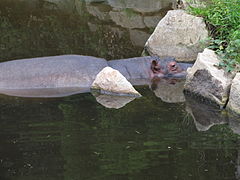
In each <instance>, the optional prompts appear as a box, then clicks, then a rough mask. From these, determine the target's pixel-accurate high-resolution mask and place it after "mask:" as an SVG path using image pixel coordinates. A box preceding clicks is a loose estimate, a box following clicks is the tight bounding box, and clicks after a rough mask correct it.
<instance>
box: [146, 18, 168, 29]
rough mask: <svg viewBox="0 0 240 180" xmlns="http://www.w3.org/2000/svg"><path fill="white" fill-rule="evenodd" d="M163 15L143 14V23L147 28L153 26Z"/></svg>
mask: <svg viewBox="0 0 240 180" xmlns="http://www.w3.org/2000/svg"><path fill="white" fill-rule="evenodd" d="M162 18H163V16H160V15H158V16H145V17H144V23H145V25H146V26H147V27H148V28H155V27H156V26H157V24H158V23H159V21H160V20H161V19H162Z"/></svg>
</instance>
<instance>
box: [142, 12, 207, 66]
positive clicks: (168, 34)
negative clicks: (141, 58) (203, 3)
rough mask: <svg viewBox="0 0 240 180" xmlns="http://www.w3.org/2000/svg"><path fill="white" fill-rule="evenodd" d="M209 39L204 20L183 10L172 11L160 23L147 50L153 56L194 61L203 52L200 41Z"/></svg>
mask: <svg viewBox="0 0 240 180" xmlns="http://www.w3.org/2000/svg"><path fill="white" fill-rule="evenodd" d="M207 37H208V31H207V28H206V25H205V23H204V21H203V19H202V18H200V17H195V16H192V15H189V14H187V13H186V12H185V11H183V10H172V11H168V13H167V15H166V16H165V17H164V18H163V19H162V20H161V21H160V22H159V23H158V25H157V27H156V29H155V30H154V32H153V34H152V35H151V36H150V38H149V39H148V41H147V43H146V45H145V48H146V50H147V51H148V52H149V53H150V54H151V55H158V56H160V57H166V56H172V57H175V58H176V59H177V60H178V61H193V60H195V59H196V57H197V54H198V52H201V51H202V50H203V49H202V48H200V41H201V40H204V39H206V38H207Z"/></svg>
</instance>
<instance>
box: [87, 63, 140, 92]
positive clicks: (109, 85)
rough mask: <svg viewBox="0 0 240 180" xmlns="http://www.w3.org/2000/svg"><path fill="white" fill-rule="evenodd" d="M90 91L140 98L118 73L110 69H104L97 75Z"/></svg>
mask: <svg viewBox="0 0 240 180" xmlns="http://www.w3.org/2000/svg"><path fill="white" fill-rule="evenodd" d="M91 89H93V90H100V92H101V93H103V94H112V95H120V96H121V95H123V96H133V97H140V96H141V94H139V93H138V92H137V91H136V90H135V89H134V88H133V86H132V85H131V83H130V82H128V81H127V79H126V78H125V77H124V76H123V75H122V74H121V73H120V72H119V71H117V70H115V69H113V68H111V67H105V68H104V69H103V70H102V71H100V72H99V73H98V74H97V76H96V79H95V80H94V82H93V84H92V86H91Z"/></svg>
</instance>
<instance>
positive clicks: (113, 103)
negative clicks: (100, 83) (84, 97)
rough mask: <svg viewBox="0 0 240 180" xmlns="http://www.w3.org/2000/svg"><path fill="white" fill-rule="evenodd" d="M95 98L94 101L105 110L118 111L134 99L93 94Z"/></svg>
mask: <svg viewBox="0 0 240 180" xmlns="http://www.w3.org/2000/svg"><path fill="white" fill-rule="evenodd" d="M93 95H94V96H95V97H96V101H97V102H98V103H100V104H101V105H103V106H104V107H106V108H114V109H119V108H122V107H123V106H125V105H126V104H128V103H130V102H131V101H133V100H134V99H135V97H130V96H112V95H106V94H98V95H97V94H93Z"/></svg>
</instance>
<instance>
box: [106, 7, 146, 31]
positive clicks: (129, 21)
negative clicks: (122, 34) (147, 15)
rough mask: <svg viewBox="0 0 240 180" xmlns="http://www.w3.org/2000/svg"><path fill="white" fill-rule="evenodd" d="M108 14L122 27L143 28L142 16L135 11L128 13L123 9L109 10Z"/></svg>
mask: <svg viewBox="0 0 240 180" xmlns="http://www.w3.org/2000/svg"><path fill="white" fill-rule="evenodd" d="M109 15H110V17H111V19H112V20H113V21H114V22H115V23H116V24H117V25H120V26H122V27H124V28H129V29H133V28H140V29H141V28H145V24H144V23H143V17H142V16H140V15H139V14H137V13H134V14H128V13H126V12H124V11H123V12H117V11H111V12H109Z"/></svg>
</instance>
